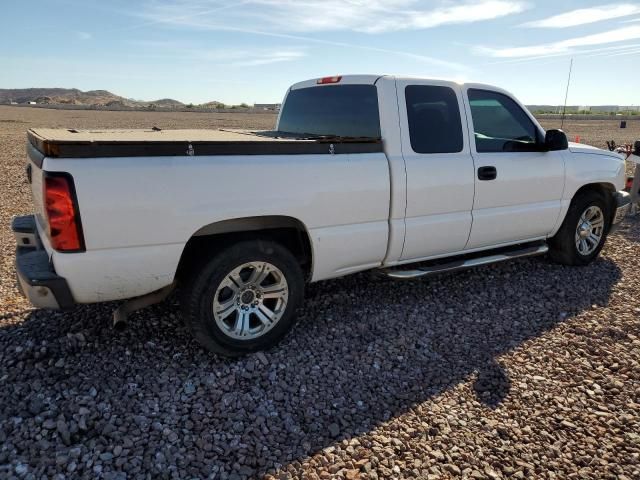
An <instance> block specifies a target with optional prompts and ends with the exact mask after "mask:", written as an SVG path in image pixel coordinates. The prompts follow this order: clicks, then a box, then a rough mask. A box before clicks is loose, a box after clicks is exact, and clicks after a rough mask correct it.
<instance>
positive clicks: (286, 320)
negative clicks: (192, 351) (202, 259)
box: [182, 240, 304, 356]
mask: <svg viewBox="0 0 640 480" xmlns="http://www.w3.org/2000/svg"><path fill="white" fill-rule="evenodd" d="M303 292H304V276H303V273H302V270H301V268H300V265H299V264H298V262H297V260H296V259H295V257H294V256H293V255H292V254H291V253H290V252H289V251H288V250H287V249H285V248H284V247H282V246H281V245H279V244H277V243H274V242H270V241H260V240H257V241H244V242H240V243H238V244H236V245H234V246H232V247H229V248H227V249H225V250H223V251H221V252H219V253H218V254H217V255H215V256H214V257H213V258H212V259H211V260H209V262H208V263H207V264H206V265H205V266H204V267H203V268H202V269H201V270H200V271H199V272H198V273H196V274H195V275H194V278H193V279H192V281H191V282H190V284H189V285H187V286H186V288H185V291H184V297H183V301H182V303H183V309H184V315H185V321H186V324H187V326H188V327H189V328H190V330H191V332H192V334H193V336H194V337H195V339H196V340H197V341H198V342H200V344H202V345H203V346H204V347H205V348H206V349H208V350H209V351H212V352H214V353H218V354H222V355H226V356H237V355H242V354H245V353H249V352H254V351H257V350H263V349H267V348H270V347H272V346H273V345H275V344H276V343H278V341H280V340H281V339H282V337H284V335H286V333H287V332H288V331H289V330H290V329H291V327H292V326H293V324H294V322H295V314H296V310H297V309H298V307H299V306H300V305H301V303H302V298H303Z"/></svg>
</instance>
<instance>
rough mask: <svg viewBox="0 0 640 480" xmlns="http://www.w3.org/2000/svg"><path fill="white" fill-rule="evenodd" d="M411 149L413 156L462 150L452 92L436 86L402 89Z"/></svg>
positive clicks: (454, 94)
mask: <svg viewBox="0 0 640 480" xmlns="http://www.w3.org/2000/svg"><path fill="white" fill-rule="evenodd" d="M404 94H405V100H406V103H407V119H408V121H409V138H410V140H411V148H412V149H413V151H414V152H416V153H455V152H460V151H462V122H461V120H460V107H459V106H458V99H457V98H456V93H455V92H454V91H453V89H452V88H449V87H441V86H436V85H409V86H407V87H406V88H405V93H404Z"/></svg>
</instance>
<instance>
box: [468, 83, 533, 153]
mask: <svg viewBox="0 0 640 480" xmlns="http://www.w3.org/2000/svg"><path fill="white" fill-rule="evenodd" d="M468 96H469V106H470V108H471V117H472V120H473V131H474V137H475V142H476V151H477V152H530V151H536V150H538V149H539V141H540V134H539V132H538V128H537V127H536V125H535V124H534V123H533V122H532V121H531V119H530V118H529V116H528V115H527V114H526V113H525V112H524V110H522V108H520V106H519V105H518V104H517V103H516V102H515V101H514V100H513V99H511V98H509V97H508V96H507V95H503V94H502V93H498V92H492V91H490V90H479V89H469V90H468Z"/></svg>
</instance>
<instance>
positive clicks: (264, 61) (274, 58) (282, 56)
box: [231, 51, 305, 67]
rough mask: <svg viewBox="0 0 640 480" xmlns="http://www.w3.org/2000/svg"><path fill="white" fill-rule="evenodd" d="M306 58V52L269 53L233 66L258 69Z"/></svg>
mask: <svg viewBox="0 0 640 480" xmlns="http://www.w3.org/2000/svg"><path fill="white" fill-rule="evenodd" d="M304 56H305V54H304V52H296V51H283V52H269V53H268V54H265V55H262V56H259V57H256V58H253V59H245V60H238V61H235V62H232V63H231V66H234V67H257V66H260V65H268V64H270V63H280V62H291V61H292V60H298V59H300V58H302V57H304Z"/></svg>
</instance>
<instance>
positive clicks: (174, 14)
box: [141, 0, 528, 33]
mask: <svg viewBox="0 0 640 480" xmlns="http://www.w3.org/2000/svg"><path fill="white" fill-rule="evenodd" d="M247 4H250V7H249V8H242V9H238V8H234V7H237V6H245V7H246V6H247ZM212 7H213V8H212ZM527 8H528V3H526V2H524V1H521V0H483V1H479V2H469V1H467V2H465V3H464V4H461V5H451V4H449V3H447V2H443V3H442V5H441V6H439V7H432V8H425V7H424V6H423V5H422V4H421V2H419V1H418V0H306V1H288V0H247V1H243V2H238V3H235V4H233V3H231V4H226V5H222V6H221V5H220V3H219V2H215V1H212V0H176V1H174V2H173V3H168V4H158V3H151V4H147V5H146V6H145V8H144V10H143V11H142V13H141V16H143V17H144V18H145V19H147V21H148V22H150V23H166V24H174V25H184V24H188V23H189V21H190V20H192V19H194V18H197V19H198V20H200V21H208V22H211V21H216V22H217V23H221V24H226V25H233V26H245V27H247V28H260V29H261V30H270V31H278V32H326V31H356V32H365V33H381V32H389V31H399V30H421V29H427V28H434V27H439V26H442V25H455V24H468V23H475V22H480V21H486V20H492V19H496V18H500V17H504V16H507V15H512V14H515V13H520V12H522V11H524V10H525V9H527ZM223 9H224V10H225V11H221V10H223Z"/></svg>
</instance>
